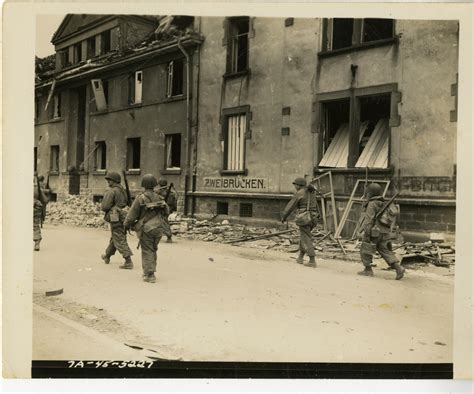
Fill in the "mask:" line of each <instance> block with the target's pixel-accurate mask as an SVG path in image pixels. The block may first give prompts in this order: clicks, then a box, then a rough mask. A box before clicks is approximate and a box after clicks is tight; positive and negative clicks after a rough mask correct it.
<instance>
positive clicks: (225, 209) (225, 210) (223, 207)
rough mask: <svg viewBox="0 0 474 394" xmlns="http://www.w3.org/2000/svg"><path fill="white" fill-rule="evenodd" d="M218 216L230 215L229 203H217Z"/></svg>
mask: <svg viewBox="0 0 474 394" xmlns="http://www.w3.org/2000/svg"><path fill="white" fill-rule="evenodd" d="M217 214H218V215H228V214H229V203H227V202H221V201H217Z"/></svg>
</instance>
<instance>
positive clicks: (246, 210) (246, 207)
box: [240, 203, 252, 218]
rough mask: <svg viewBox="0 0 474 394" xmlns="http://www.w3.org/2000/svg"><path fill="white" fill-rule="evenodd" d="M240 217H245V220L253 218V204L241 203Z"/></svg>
mask: <svg viewBox="0 0 474 394" xmlns="http://www.w3.org/2000/svg"><path fill="white" fill-rule="evenodd" d="M240 217H243V218H251V217H252V204H249V203H240Z"/></svg>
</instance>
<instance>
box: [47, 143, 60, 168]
mask: <svg viewBox="0 0 474 394" xmlns="http://www.w3.org/2000/svg"><path fill="white" fill-rule="evenodd" d="M49 170H50V171H53V172H59V145H51V152H50V162H49Z"/></svg>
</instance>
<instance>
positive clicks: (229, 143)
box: [224, 114, 247, 171]
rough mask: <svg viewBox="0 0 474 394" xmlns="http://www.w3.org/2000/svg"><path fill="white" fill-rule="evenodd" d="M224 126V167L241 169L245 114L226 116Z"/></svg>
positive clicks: (242, 163)
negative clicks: (225, 128)
mask: <svg viewBox="0 0 474 394" xmlns="http://www.w3.org/2000/svg"><path fill="white" fill-rule="evenodd" d="M226 126H227V130H226V133H225V136H224V169H225V170H231V171H243V170H244V153H245V152H244V151H245V132H246V128H247V116H246V115H245V114H243V115H242V114H238V115H231V116H227V125H226Z"/></svg>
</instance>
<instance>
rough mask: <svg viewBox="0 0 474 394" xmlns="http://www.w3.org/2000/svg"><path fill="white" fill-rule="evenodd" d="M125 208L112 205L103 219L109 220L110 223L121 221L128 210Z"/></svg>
mask: <svg viewBox="0 0 474 394" xmlns="http://www.w3.org/2000/svg"><path fill="white" fill-rule="evenodd" d="M127 208H128V207H126V208H119V207H112V208H111V209H110V210H109V211H108V212H107V213H106V214H105V220H106V221H108V222H110V223H119V222H123V221H124V220H125V217H126V216H127V211H128V209H127ZM107 216H108V218H107ZM107 219H108V220H107Z"/></svg>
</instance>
